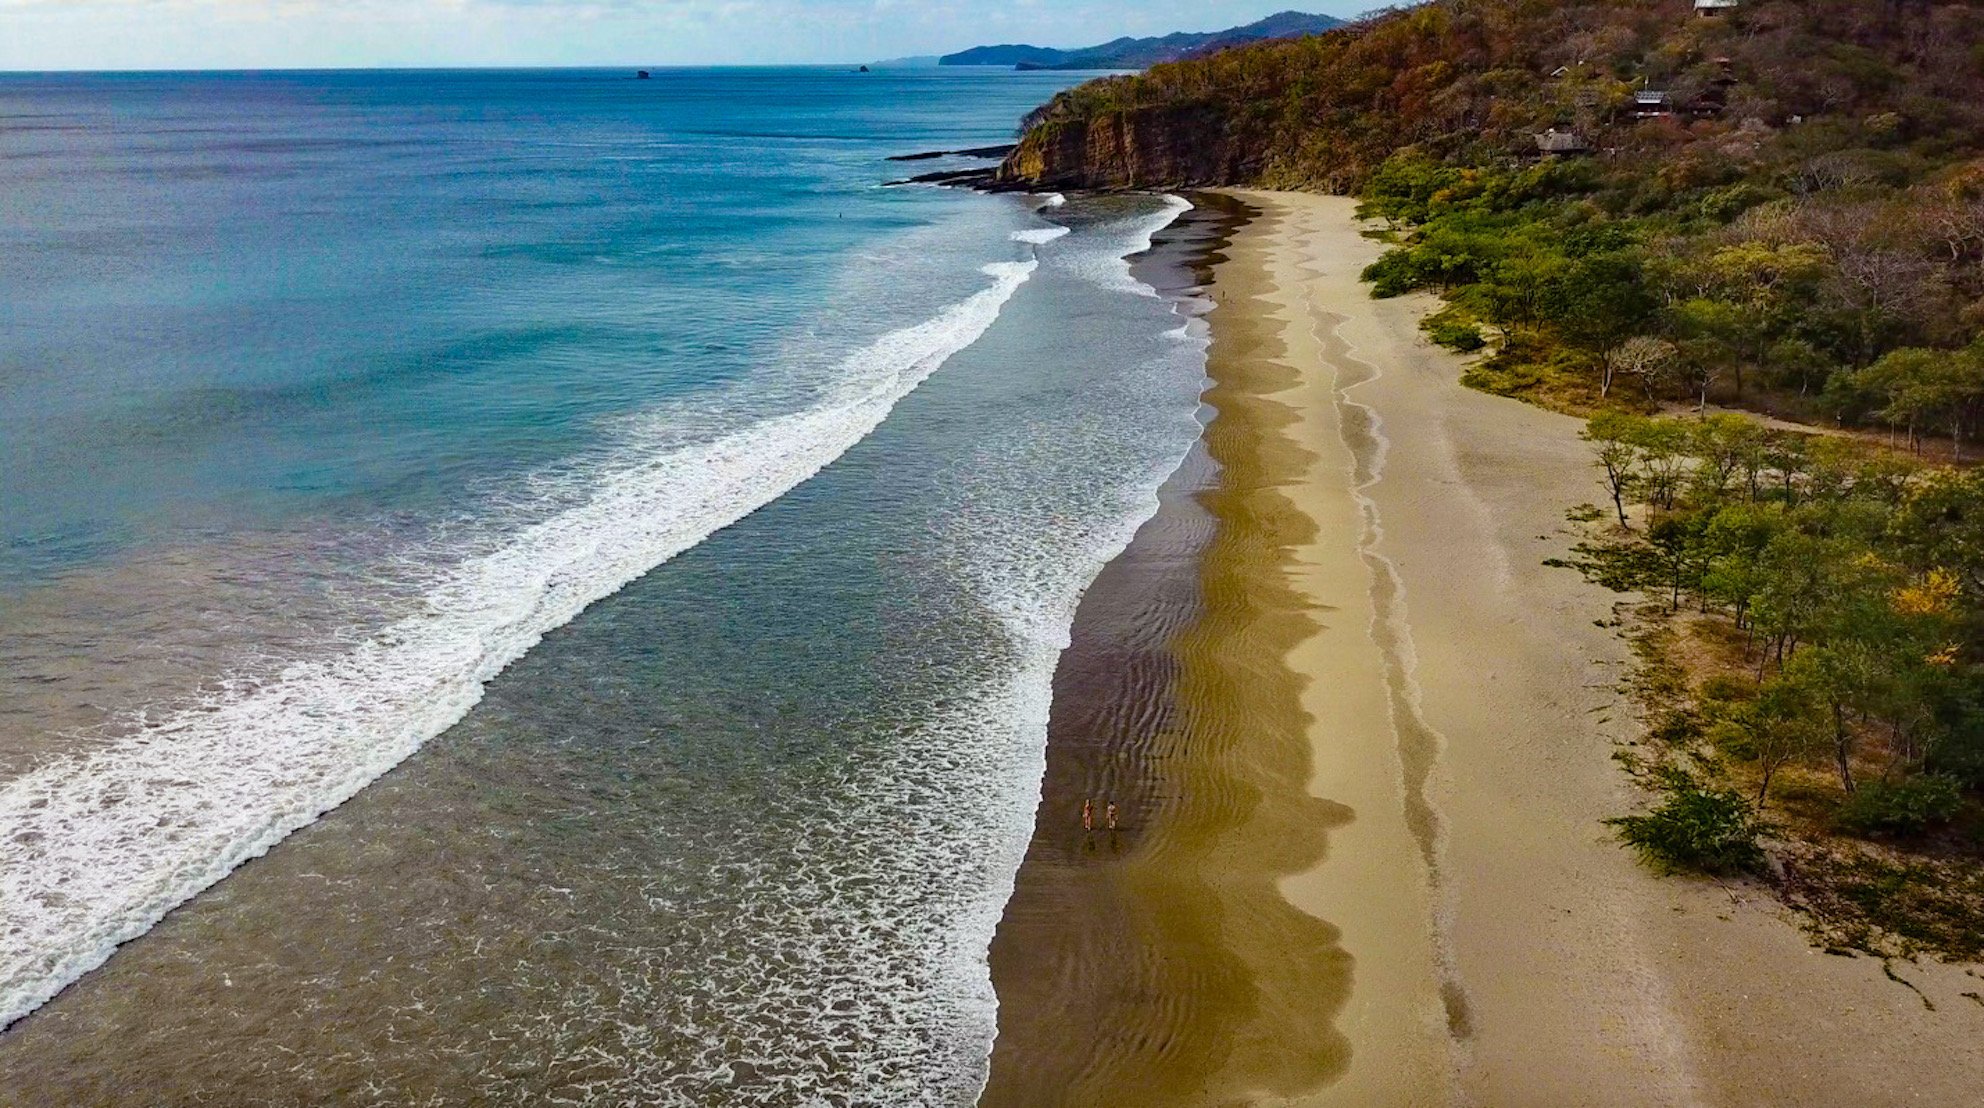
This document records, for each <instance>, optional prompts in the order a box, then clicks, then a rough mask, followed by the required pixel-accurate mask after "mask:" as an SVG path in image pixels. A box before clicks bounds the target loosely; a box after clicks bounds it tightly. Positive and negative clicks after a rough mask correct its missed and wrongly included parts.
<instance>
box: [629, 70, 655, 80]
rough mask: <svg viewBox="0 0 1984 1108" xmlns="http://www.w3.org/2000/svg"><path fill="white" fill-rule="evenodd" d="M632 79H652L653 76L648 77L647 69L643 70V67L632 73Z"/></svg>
mask: <svg viewBox="0 0 1984 1108" xmlns="http://www.w3.org/2000/svg"><path fill="white" fill-rule="evenodd" d="M634 80H636V81H652V80H654V78H653V77H650V76H648V71H647V70H645V69H643V70H641V71H640V72H639V73H636V74H634Z"/></svg>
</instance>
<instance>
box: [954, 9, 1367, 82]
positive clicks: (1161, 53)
mask: <svg viewBox="0 0 1984 1108" xmlns="http://www.w3.org/2000/svg"><path fill="white" fill-rule="evenodd" d="M1342 25H1343V20H1341V19H1337V18H1335V17H1333V16H1327V15H1308V14H1305V13H1303V12H1294V11H1289V12H1281V13H1278V14H1276V15H1271V16H1268V17H1267V18H1266V19H1262V20H1259V21H1258V22H1254V23H1249V24H1247V25H1246V26H1244V27H1234V28H1231V29H1228V30H1225V31H1207V32H1205V33H1202V34H1191V33H1186V32H1180V33H1178V34H1171V35H1163V36H1161V37H1157V38H1119V39H1116V40H1114V41H1111V42H1105V43H1103V44H1101V45H1099V46H1084V47H1081V48H1080V49H1076V50H1056V49H1054V48H1052V47H1046V46H1026V45H1020V44H1007V45H1002V46H976V47H973V48H971V49H970V50H963V51H959V52H958V53H956V54H946V55H945V56H944V57H943V58H941V59H939V61H938V64H939V65H1010V66H1013V67H1015V68H1018V69H1145V68H1148V67H1150V66H1153V65H1156V64H1158V63H1159V62H1173V61H1178V60H1180V59H1183V58H1191V57H1197V56H1199V55H1201V54H1208V53H1211V52H1212V51H1215V50H1223V49H1225V48H1226V47H1229V46H1242V45H1245V44H1247V43H1250V42H1264V41H1267V40H1269V39H1279V38H1297V37H1300V36H1302V35H1319V34H1322V33H1323V32H1324V31H1328V30H1331V29H1333V28H1336V27H1340V26H1342Z"/></svg>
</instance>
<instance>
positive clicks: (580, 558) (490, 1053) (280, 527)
mask: <svg viewBox="0 0 1984 1108" xmlns="http://www.w3.org/2000/svg"><path fill="white" fill-rule="evenodd" d="M1058 80H1060V79H1059V78H1054V77H1052V76H1051V75H1050V76H1034V75H1014V74H1001V75H981V74H971V75H950V74H934V75H915V76H902V77H884V78H881V79H878V80H876V81H874V82H872V83H857V81H858V79H857V78H854V77H853V76H851V75H846V74H838V73H826V72H822V71H805V72H795V71H764V72H742V73H740V72H726V73H705V74H694V73H674V74H670V73H663V74H658V75H657V80H656V81H654V82H643V83H635V82H629V81H625V80H621V79H619V75H607V74H577V73H557V74H541V73H534V74H426V75H391V76H386V75H352V74H339V75H284V76H281V77H252V78H251V77H194V78H186V77H174V78H166V77H156V78H136V77H132V78H122V77H111V78H70V77H63V78H7V79H4V80H0V146H4V148H5V149H6V151H7V153H8V154H9V155H10V157H9V158H8V159H7V160H5V161H0V176H5V177H7V178H9V180H7V181H6V182H4V183H5V184H7V185H9V186H11V187H10V188H5V189H0V195H7V196H10V197H13V198H14V199H13V200H11V201H8V202H6V206H5V207H4V208H3V209H0V213H4V222H0V235H4V239H5V242H4V247H5V249H4V250H0V257H5V258H6V259H7V261H6V262H5V263H0V264H4V265H5V268H4V269H0V284H4V285H5V288H4V290H0V291H4V292H6V293H8V294H9V295H7V296H0V303H7V304H8V305H9V306H8V308H7V309H6V310H7V311H8V312H9V313H11V318H10V319H9V323H10V326H9V327H8V328H6V329H5V331H4V332H0V410H4V411H5V412H6V413H7V415H6V420H7V422H6V429H7V433H6V435H5V436H4V439H0V453H4V454H5V457H4V458H0V461H4V462H6V463H7V464H6V465H5V466H3V467H0V508H4V511H3V512H0V528H4V532H5V540H6V546H5V548H4V554H0V602H3V607H0V680H4V681H5V682H6V687H7V690H8V695H7V696H6V697H5V698H4V703H5V707H4V709H0V758H4V759H5V761H4V763H0V770H3V771H4V773H5V774H6V780H4V782H0V862H4V866H0V875H4V876H0V998H4V1003H0V1020H4V1019H13V1018H16V1017H18V1016H20V1015H21V1014H22V1013H24V1012H27V1011H30V1010H32V1009H33V1008H34V1007H35V1006H36V1005H37V1004H38V1003H39V1002H40V1001H42V1000H43V999H44V998H45V997H46V996H47V995H48V994H49V993H51V992H53V991H54V990H55V989H57V988H60V987H61V986H62V985H64V984H65V983H67V982H69V981H71V980H74V979H75V978H76V976H77V975H78V974H80V973H83V972H84V971H86V970H88V969H89V967H90V966H91V965H93V964H95V963H96V962H98V961H101V960H102V958H103V957H104V956H105V955H106V954H107V953H108V952H109V950H110V949H111V947H112V946H113V945H114V944H115V943H117V942H119V941H121V940H127V939H131V938H133V937H134V936H139V935H142V937H141V938H137V939H136V940H135V941H131V942H128V943H127V944H126V945H125V946H123V947H122V949H120V950H118V952H117V953H116V955H115V956H114V957H112V958H111V959H110V960H109V962H108V963H107V964H106V965H104V967H103V968H102V969H100V970H97V971H96V972H94V973H91V974H89V975H88V976H87V977H84V978H83V979H82V980H80V981H79V982H77V983H75V984H73V985H70V986H69V987H68V988H67V989H66V990H65V991H63V992H61V994H60V995H59V996H58V997H56V999H55V1000H53V1001H52V1002H51V1003H48V1004H47V1005H46V1006H45V1007H42V1008H41V1009H40V1011H38V1012H36V1013H35V1014H33V1015H31V1016H28V1017H27V1018H25V1019H20V1020H19V1022H16V1023H15V1024H14V1026H13V1027H11V1028H10V1029H9V1030H7V1031H6V1032H5V1033H4V1035H0V1090H5V1092H0V1099H4V1100H11V1101H16V1102H19V1103H48V1102H56V1101H61V1100H92V1099H94V1100H105V1099H110V1100H138V1099H143V1100H147V1101H158V1100H164V1101H167V1102H197V1101H199V1100H201V1099H203V1098H204V1099H209V1100H211V1099H215V1098H220V1099H224V1100H226V1101H228V1102H230V1103H258V1102H262V1103H293V1102H297V1101H309V1100H319V1101H321V1100H327V1099H336V1100H340V1101H352V1102H378V1103H422V1102H437V1103H451V1102H470V1101H477V1100H487V1099H490V1098H498V1099H530V1100H533V1101H543V1102H548V1103H556V1102H570V1103H579V1102H587V1103H591V1102H599V1101H602V1100H606V1101H621V1100H638V1101H641V1102H656V1103H684V1104H708V1103H736V1104H784V1103H878V1102H879V1103H960V1102H965V1101H968V1100H969V1099H971V1097H972V1095H973V1094H974V1093H975V1091H976V1088H977V1085H978V1083H979V1082H980V1081H981V1080H982V1078H983V1070H984V1063H985V1056H986V1052H987V1050H988V1048H989V1044H990V1037H991V1032H992V998H991V994H990V988H989V984H988V983H987V980H986V974H985V968H984V958H985V945H986V942H987V941H988V940H989V938H990V934H991V930H992V926H993V923H994V921H995V920H996V918H997V915H998V911H999V908H1000V905H1001V904H1002V903H1003V901H1004V898H1005V895H1006V891H1007V889H1008V888H1009V886H1010V882H1011V877H1012V870H1013V868H1014V866H1015V865H1016V864H1017V862H1018V857H1019V853H1020V851H1021V850H1022V849H1023V848H1024V845H1025V842H1026V839H1027V835H1028V832H1029V830H1030V827H1031V817H1032V809H1033V803H1034V800H1035V798H1036V796H1037V789H1038V782H1039V774H1040V759H1041V743H1042V740H1043V736H1044V727H1045V717H1046V695H1047V686H1048V678H1049V674H1050V672H1051V669H1052V665H1053V660H1054V657H1055V654H1056V652H1057V650H1058V648H1059V646H1060V644H1061V643H1062V642H1063V641H1064V638H1065V634H1066V628H1067V624H1068V621H1069V618H1070V616H1071V613H1072V610H1073V605H1074V603H1075V600H1076V599H1077V597H1078V595H1079V593H1080V590H1081V588H1082V587H1083V586H1084V585H1085V584H1086V583H1087V581H1088V579H1089V578H1090V577H1091V576H1092V575H1093V574H1094V572H1095V571H1096V570H1097V569H1098V568H1099V567H1100V565H1101V563H1102V562H1103V561H1104V560H1106V559H1107V557H1108V556H1110V554H1112V553H1113V552H1114V551H1115V550H1116V549H1119V548H1120V547H1121V545H1122V544H1123V543H1124V542H1125V541H1127V539H1128V537H1129V533H1130V531H1131V530H1132V529H1134V526H1135V524H1136V522H1137V521H1138V520H1139V519H1141V518H1142V517H1143V516H1144V515H1145V514H1147V513H1148V512H1149V511H1150V509H1151V507H1152V506H1153V503H1154V501H1153V496H1154V492H1155V490H1156V488H1157V486H1158V484H1159V483H1160V482H1161V481H1162V480H1163V478H1164V476H1165V475H1166V474H1167V473H1168V472H1169V471H1170V470H1171V469H1172V468H1173V467H1174V466H1175V465H1176V464H1177V462H1178V460H1179V459H1180V458H1181V457H1183V455H1184V452H1185V450H1186V448H1187V446H1188V445H1189V444H1190V442H1191V441H1192V440H1193V439H1194V437H1195V436H1196V434H1197V431H1198V424H1197V422H1196V420H1195V418H1194V413H1195V411H1196V408H1197V401H1196V397H1197V393H1198V390H1199V387H1200V384H1201V380H1202V365H1203V340H1202V337H1201V334H1200V329H1199V328H1198V326H1197V325H1196V324H1192V323H1190V322H1189V321H1188V316H1187V314H1182V313H1185V312H1186V308H1185V306H1184V305H1181V304H1180V303H1179V302H1175V301H1173V300H1172V299H1169V298H1165V297H1159V296H1155V295H1153V294H1152V293H1151V290H1150V289H1148V288H1147V287H1145V286H1143V285H1141V284H1140V283H1139V282H1137V281H1135V280H1134V279H1133V278H1131V276H1130V275H1129V271H1128V267H1127V266H1126V265H1125V264H1124V262H1123V261H1122V258H1123V256H1124V255H1125V254H1127V253H1130V252H1132V251H1134V250H1137V249H1140V248H1141V247H1142V246H1143V245H1144V244H1145V243H1146V242H1147V241H1148V236H1149V235H1150V234H1151V233H1152V232H1153V231H1154V230H1156V229H1157V228H1158V227H1160V226H1162V225H1163V224H1164V222H1166V221H1167V220H1168V219H1169V218H1171V216H1172V214H1173V212H1174V210H1175V206H1173V205H1167V204H1165V203H1163V202H1161V201H1158V200H1154V199H1148V198H1143V199H1138V198H1118V199H1112V200H1100V201H1089V202H1076V203H1071V204H1067V205H1064V206H1059V207H1051V208H1050V207H1044V206H1043V205H1042V203H1041V201H1040V200H1039V198H1031V199H1030V198H1024V197H996V198H995V197H981V196H972V195H968V194H960V193H954V192H945V191H940V190H933V189H880V188H877V187H875V186H876V185H877V184H878V183H879V182H881V181H883V180H886V179H887V178H889V177H891V176H896V175H898V174H897V173H895V172H892V171H893V170H895V169H896V168H897V167H894V166H891V165H889V164H888V163H886V162H885V161H883V158H884V157H885V156H886V155H888V154H893V153H901V152H905V151H908V150H916V149H923V148H935V147H948V146H967V145H977V144H983V143H987V142H994V141H998V139H999V138H1000V137H1002V133H1004V132H1006V131H1007V130H1008V129H1009V127H1010V121H1011V120H1012V119H1013V118H1016V117H1017V115H1018V114H1019V112H1020V111H1022V110H1024V108H1025V107H1026V106H1029V105H1030V104H1032V103H1034V102H1037V101H1038V100H1039V99H1041V98H1043V97H1044V96H1045V95H1047V94H1048V93H1050V92H1051V91H1052V89H1053V88H1054V87H1056V86H1055V84H1054V82H1056V81H1058ZM859 81H865V79H859ZM1060 228H1066V229H1067V230H1066V232H1065V233H1064V232H1063V231H1061V230H1060ZM656 566H659V568H658V569H657V568H655V567H656ZM574 617H576V618H574ZM381 774H384V776H380V775H381ZM340 804H342V806H339V805H340ZM326 810H329V814H328V815H324V816H323V818H321V819H319V818H318V817H319V816H320V815H321V814H322V813H324V812H325V811H326ZM292 832H293V833H292ZM285 836H287V837H286V838H285ZM270 846H273V847H274V849H273V850H272V851H270V852H269V853H267V854H266V855H265V856H261V857H259V859H258V860H255V861H252V862H250V863H249V864H247V865H245V866H243V867H241V868H239V869H234V867H235V866H236V865H237V864H239V863H240V862H241V861H242V860H244V859H247V858H250V857H254V856H256V855H258V854H260V853H261V852H262V851H263V850H265V849H267V848H269V847H270ZM230 870H232V875H231V876H226V879H225V880H219V879H220V878H222V877H223V876H224V875H227V874H228V873H229V871H230ZM216 880H219V883H218V884H215V883H214V882H215V881H216ZM202 889H205V890H206V891H205V892H204V893H201V892H200V890H202ZM196 893H198V894H199V895H197V896H195V895H194V894H196ZM189 896H192V897H193V899H191V900H190V901H188V902H185V903H184V905H183V906H182V907H179V908H178V909H177V910H176V911H171V914H170V915H164V913H166V912H167V911H168V910H170V909H172V908H173V906H174V905H175V904H180V903H181V902H182V901H186V898H187V897H189ZM162 915H163V916H164V918H163V922H158V923H156V925H155V926H154V925H153V924H154V921H156V920H158V919H159V917H161V916H162Z"/></svg>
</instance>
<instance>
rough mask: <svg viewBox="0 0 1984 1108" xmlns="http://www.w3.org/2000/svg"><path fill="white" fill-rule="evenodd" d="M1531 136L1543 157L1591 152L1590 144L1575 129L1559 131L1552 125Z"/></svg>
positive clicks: (1562, 156) (1572, 155)
mask: <svg viewBox="0 0 1984 1108" xmlns="http://www.w3.org/2000/svg"><path fill="white" fill-rule="evenodd" d="M1532 137H1533V138H1535V139H1536V152H1537V153H1539V154H1542V155H1544V156H1545V157H1552V158H1571V157H1576V156H1578V155H1580V154H1589V153H1591V144H1590V143H1588V142H1586V141H1585V140H1584V136H1582V135H1580V134H1578V133H1577V132H1576V131H1559V130H1558V129H1557V128H1555V127H1552V128H1550V129H1549V130H1547V131H1545V132H1543V133H1542V134H1540V135H1534V136H1532Z"/></svg>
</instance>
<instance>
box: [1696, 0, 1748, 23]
mask: <svg viewBox="0 0 1984 1108" xmlns="http://www.w3.org/2000/svg"><path fill="white" fill-rule="evenodd" d="M1740 3H1741V0H1695V14H1696V15H1697V16H1699V17H1701V18H1703V19H1715V18H1718V17H1720V16H1723V15H1726V14H1728V13H1729V12H1732V11H1734V10H1736V7H1737V6H1738V5H1739V4H1740Z"/></svg>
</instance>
